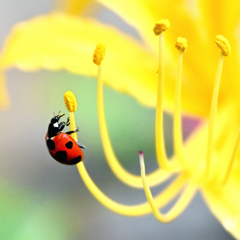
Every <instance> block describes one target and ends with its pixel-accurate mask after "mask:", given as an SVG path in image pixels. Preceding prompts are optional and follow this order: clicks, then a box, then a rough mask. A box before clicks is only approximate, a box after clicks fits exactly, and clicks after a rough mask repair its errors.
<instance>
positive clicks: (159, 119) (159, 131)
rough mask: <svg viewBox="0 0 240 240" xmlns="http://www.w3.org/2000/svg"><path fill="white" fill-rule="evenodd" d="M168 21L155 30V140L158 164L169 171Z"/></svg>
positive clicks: (158, 24) (164, 21)
mask: <svg viewBox="0 0 240 240" xmlns="http://www.w3.org/2000/svg"><path fill="white" fill-rule="evenodd" d="M169 26H170V22H169V21H168V20H164V19H163V20H160V21H159V22H157V23H156V24H155V26H154V28H153V31H154V33H155V35H156V36H159V61H158V87H157V104H156V117H155V139H156V142H155V144H156V155H157V161H158V164H159V165H160V166H161V167H162V168H165V169H168V168H169V166H170V164H169V163H170V162H169V161H168V159H167V156H166V150H165V142H164V134H163V132H164V131H163V86H164V38H163V31H166V29H167V28H169Z"/></svg>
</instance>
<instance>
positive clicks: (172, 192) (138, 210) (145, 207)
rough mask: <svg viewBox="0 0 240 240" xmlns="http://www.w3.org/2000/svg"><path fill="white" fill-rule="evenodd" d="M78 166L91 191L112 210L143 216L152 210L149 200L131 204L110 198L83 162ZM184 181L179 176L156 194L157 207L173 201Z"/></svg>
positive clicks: (123, 213)
mask: <svg viewBox="0 0 240 240" xmlns="http://www.w3.org/2000/svg"><path fill="white" fill-rule="evenodd" d="M77 168H78V171H79V174H80V175H81V177H82V179H83V181H84V183H85V185H86V187H87V188H88V189H89V191H90V192H91V193H92V194H93V196H94V197H95V198H96V199H97V200H98V201H99V202H100V203H102V204H103V205H104V206H105V207H107V208H108V209H110V210H111V211H113V212H116V213H118V214H121V215H125V216H141V215H146V214H148V213H150V212H151V208H150V206H149V203H148V202H145V203H142V204H138V205H132V206H130V205H124V204H120V203H118V202H116V201H114V200H112V199H110V198H109V197H107V196H106V195H105V194H104V193H103V192H102V191H101V190H100V189H99V188H98V187H97V186H96V185H95V183H94V182H93V181H92V179H91V177H90V176H89V174H88V172H87V170H86V168H85V166H84V163H83V162H80V163H78V164H77ZM184 182H185V179H184V178H182V177H181V178H177V179H176V180H174V181H173V182H172V183H171V184H170V186H169V189H167V190H168V191H166V190H165V191H163V192H161V193H160V194H159V195H158V196H156V197H155V199H154V200H155V201H156V205H157V207H162V206H164V205H165V204H166V203H168V202H169V201H171V200H172V199H173V198H174V197H175V196H176V195H177V193H178V191H179V189H181V187H182V185H183V183H184Z"/></svg>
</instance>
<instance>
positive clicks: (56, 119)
mask: <svg viewBox="0 0 240 240" xmlns="http://www.w3.org/2000/svg"><path fill="white" fill-rule="evenodd" d="M64 115H65V114H64V113H62V114H60V112H59V113H58V115H57V116H54V117H53V118H52V119H51V123H52V124H54V123H57V122H58V121H59V119H60V118H61V117H62V116H64Z"/></svg>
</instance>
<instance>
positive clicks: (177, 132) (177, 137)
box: [173, 38, 186, 164]
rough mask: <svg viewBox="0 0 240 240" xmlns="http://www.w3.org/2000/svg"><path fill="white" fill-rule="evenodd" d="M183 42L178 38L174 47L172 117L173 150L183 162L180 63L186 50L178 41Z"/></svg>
mask: <svg viewBox="0 0 240 240" xmlns="http://www.w3.org/2000/svg"><path fill="white" fill-rule="evenodd" d="M183 41H184V42H185V43H186V39H183V38H178V40H177V43H176V47H177V48H178V49H179V56H178V65H177V77H176V87H175V110H174V119H173V121H174V122H173V131H174V150H175V154H176V156H177V158H178V160H179V161H180V162H181V163H182V164H183V163H184V159H183V149H182V146H183V143H182V118H181V85H182V63H183V52H184V51H185V50H186V49H184V50H183V48H179V45H178V43H179V42H183Z"/></svg>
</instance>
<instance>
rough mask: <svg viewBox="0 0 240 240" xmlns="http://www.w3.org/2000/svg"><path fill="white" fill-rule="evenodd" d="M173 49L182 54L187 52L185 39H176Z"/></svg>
mask: <svg viewBox="0 0 240 240" xmlns="http://www.w3.org/2000/svg"><path fill="white" fill-rule="evenodd" d="M175 47H176V48H177V49H178V50H179V51H182V52H186V50H187V39H186V38H182V37H178V38H177V41H176V43H175Z"/></svg>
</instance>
